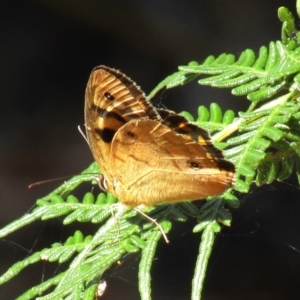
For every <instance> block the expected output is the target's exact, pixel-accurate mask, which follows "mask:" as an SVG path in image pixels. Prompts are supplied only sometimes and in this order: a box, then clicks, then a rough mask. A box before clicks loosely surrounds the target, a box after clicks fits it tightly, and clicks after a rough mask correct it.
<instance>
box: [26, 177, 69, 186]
mask: <svg viewBox="0 0 300 300" xmlns="http://www.w3.org/2000/svg"><path fill="white" fill-rule="evenodd" d="M73 176H75V175H69V176H63V177H59V178H54V179H46V180H42V181H38V182H34V183H31V184H29V186H28V188H30V189H31V188H33V187H35V186H37V185H41V184H44V183H49V182H54V181H58V180H64V179H70V178H71V177H73Z"/></svg>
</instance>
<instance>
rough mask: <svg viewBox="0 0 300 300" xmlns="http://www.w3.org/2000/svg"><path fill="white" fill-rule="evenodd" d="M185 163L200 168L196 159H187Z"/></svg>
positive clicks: (193, 167)
mask: <svg viewBox="0 0 300 300" xmlns="http://www.w3.org/2000/svg"><path fill="white" fill-rule="evenodd" d="M187 163H188V165H189V166H190V167H191V168H192V169H200V168H201V165H200V164H199V163H198V162H197V161H193V160H189V161H188V162H187Z"/></svg>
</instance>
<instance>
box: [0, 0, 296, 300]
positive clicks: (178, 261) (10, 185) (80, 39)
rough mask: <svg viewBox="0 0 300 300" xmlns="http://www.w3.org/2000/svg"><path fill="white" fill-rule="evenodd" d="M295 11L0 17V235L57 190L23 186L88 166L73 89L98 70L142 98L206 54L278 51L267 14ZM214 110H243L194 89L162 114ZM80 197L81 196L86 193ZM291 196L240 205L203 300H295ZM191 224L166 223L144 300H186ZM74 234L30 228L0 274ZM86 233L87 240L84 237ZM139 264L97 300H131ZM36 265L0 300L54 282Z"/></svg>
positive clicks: (13, 13) (35, 5)
mask: <svg viewBox="0 0 300 300" xmlns="http://www.w3.org/2000/svg"><path fill="white" fill-rule="evenodd" d="M295 2H296V1H295V0H272V1H268V0H261V1H256V0H249V1H240V0H189V1H183V0H175V1H174V0H173V1H171V0H165V1H161V0H148V1H138V0H127V1H116V0H98V1H80V0H77V1H74V0H64V1H57V0H35V1H34V0H23V1H14V0H12V1H6V2H5V3H4V2H3V3H2V5H1V9H0V28H1V29H0V44H1V47H0V53H1V56H0V66H1V67H0V93H1V98H0V101H1V102H0V103H1V109H0V114H1V118H0V167H1V172H0V227H3V226H4V225H6V224H7V223H9V222H11V221H13V220H14V219H16V218H18V217H20V216H22V215H23V214H24V213H26V211H28V210H29V209H30V208H31V207H32V206H33V205H34V203H35V200H36V199H37V198H40V197H42V196H44V195H46V194H47V193H49V192H50V191H52V190H53V189H54V188H55V187H57V186H58V185H60V182H55V183H50V184H45V185H42V186H38V187H35V188H34V189H32V190H29V189H28V184H30V183H33V182H36V181H41V180H44V179H49V178H57V177H60V176H64V175H72V174H78V173H79V172H80V171H82V170H83V169H84V168H86V167H87V166H88V165H89V164H90V163H91V162H92V160H93V159H92V155H91V153H90V150H89V148H88V146H87V144H86V142H85V141H84V139H83V138H82V136H81V135H80V134H79V132H78V130H77V126H78V125H83V124H84V120H83V104H84V103H83V102H84V90H85V85H86V83H87V80H88V77H89V74H90V72H91V70H92V69H93V68H94V67H95V66H97V65H100V64H105V65H107V66H110V67H114V68H117V69H120V70H121V71H122V72H124V73H125V74H127V75H128V76H130V77H131V78H132V79H133V80H134V81H136V82H137V84H138V85H140V86H141V87H142V88H143V90H144V91H145V93H149V92H150V91H151V89H152V88H154V87H155V85H156V84H157V83H158V82H160V81H161V80H162V79H164V78H165V77H166V76H167V75H169V74H171V73H172V72H174V71H176V70H177V67H178V66H179V65H185V64H187V63H188V62H189V61H192V60H196V61H198V62H202V61H203V60H204V59H205V58H206V56H208V55H210V54H214V55H218V54H221V53H223V52H227V53H233V54H235V55H237V56H238V55H239V54H240V53H241V51H243V50H244V49H246V48H251V49H254V50H255V51H256V53H257V52H258V49H259V47H260V46H262V45H268V43H269V42H270V41H274V40H279V39H280V35H281V23H280V22H279V20H278V18H277V9H278V8H279V7H280V6H286V7H288V8H289V9H290V10H292V11H293V12H294V13H295ZM211 102H218V103H219V104H220V105H221V107H222V108H224V109H225V108H226V109H228V108H232V109H234V110H235V111H240V110H243V109H245V108H246V107H247V104H248V103H247V101H246V100H245V99H242V98H241V99H239V98H236V97H234V96H232V95H231V94H230V91H229V90H213V89H211V88H207V87H206V88H204V87H199V86H198V85H197V83H196V82H193V83H189V84H188V85H187V86H185V87H182V88H176V89H174V90H172V91H170V92H168V93H166V94H165V98H164V99H163V100H162V103H163V104H164V105H165V106H167V107H168V108H169V109H172V110H175V111H181V110H187V111H190V112H191V113H192V114H193V115H194V116H196V113H197V107H198V106H199V105H200V104H205V105H209V103H211ZM90 190H91V186H90V185H87V186H86V187H85V192H87V191H90ZM299 199H300V193H299V190H298V188H297V187H296V186H295V184H294V183H293V182H292V184H290V185H287V184H283V183H280V184H273V185H272V186H266V187H262V188H259V189H254V190H253V191H251V193H250V194H249V195H247V196H244V195H242V196H241V200H242V203H241V207H240V208H239V209H238V210H236V211H234V213H233V223H232V227H231V228H225V229H224V230H223V232H222V233H221V234H219V235H218V236H217V241H216V247H215V249H214V252H213V254H212V258H211V263H210V265H209V270H208V276H207V279H206V284H205V289H204V292H203V299H204V300H212V299H213V300H218V299H222V300H224V299H241V300H244V299H272V300H274V299H299V297H300V289H299V278H300V253H299V252H300V238H299V232H300V223H299V220H300V218H299V211H300V204H299ZM193 226H194V223H193V222H188V223H187V224H184V226H182V224H176V225H175V226H174V229H173V230H172V232H171V234H170V235H169V238H170V240H171V243H170V244H169V245H166V244H165V243H164V242H163V241H162V242H161V244H160V247H159V249H158V252H157V254H156V261H155V263H154V268H153V271H152V277H153V280H152V284H153V299H154V300H157V299H159V300H160V299H161V300H162V299H172V300H173V299H190V283H191V277H192V273H193V268H194V263H195V260H196V255H197V251H198V244H199V236H198V235H195V234H192V233H191V230H192V228H193ZM73 230H74V228H72V227H67V228H65V227H64V228H62V226H61V221H60V220H53V221H51V222H45V223H42V222H35V224H33V225H31V226H29V227H28V228H27V229H23V230H21V231H20V232H19V233H16V234H12V235H10V236H8V237H7V238H5V239H2V240H1V241H0V253H1V255H0V272H1V274H2V273H4V272H5V271H6V270H7V268H8V267H9V266H10V265H11V264H12V263H14V262H16V261H18V260H20V259H23V258H25V257H26V256H28V255H30V254H31V253H32V252H34V251H37V250H40V249H43V248H44V247H48V246H49V245H50V244H52V243H53V242H55V241H61V242H64V241H65V239H66V237H68V236H69V235H70V234H72V233H73ZM83 231H84V227H83ZM85 234H87V232H85ZM138 261H139V256H138V255H132V256H128V257H125V258H124V261H123V263H122V265H121V266H118V267H115V268H114V269H113V270H111V271H110V272H109V273H108V274H107V275H106V280H107V284H108V287H107V291H106V293H105V294H104V296H103V299H125V300H127V299H129V300H135V299H139V296H138V292H137V267H138ZM57 269H58V267H57V266H56V265H54V266H52V265H51V264H49V263H45V264H38V265H37V266H35V267H30V268H29V269H28V270H26V271H23V272H22V273H20V274H19V276H18V277H17V278H15V279H14V280H12V281H11V282H9V283H6V284H5V285H2V286H0V298H1V299H15V298H16V297H17V296H18V295H20V294H21V293H22V292H24V291H25V290H27V289H28V288H30V287H31V286H33V285H35V284H38V283H39V282H41V281H42V280H44V278H46V277H47V276H49V275H51V274H54V273H55V272H56V271H57Z"/></svg>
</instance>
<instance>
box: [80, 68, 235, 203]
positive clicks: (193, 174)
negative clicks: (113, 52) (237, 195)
mask: <svg viewBox="0 0 300 300" xmlns="http://www.w3.org/2000/svg"><path fill="white" fill-rule="evenodd" d="M85 125H86V134H87V139H88V143H89V146H90V148H91V151H92V153H93V156H94V158H95V160H96V162H97V163H98V164H99V166H100V168H101V171H102V175H101V176H100V185H101V186H102V187H105V188H106V189H107V190H108V191H110V192H111V193H112V194H113V195H114V196H116V197H117V198H118V199H119V200H120V201H122V202H123V203H125V204H127V205H132V206H137V205H139V204H144V205H147V206H151V205H155V204H158V203H173V202H178V201H183V200H197V199H204V198H206V197H208V196H213V195H220V194H222V193H223V192H224V191H225V190H226V189H228V188H230V187H231V186H232V185H233V184H234V172H235V169H234V165H233V164H232V163H231V162H229V161H227V160H225V159H224V157H223V155H222V153H221V151H219V150H218V149H217V148H215V147H214V146H213V145H212V143H211V141H210V137H209V134H208V133H207V131H205V130H204V129H202V128H200V127H198V126H196V125H194V124H191V123H189V122H188V121H187V119H186V118H184V117H182V116H180V115H177V114H175V113H174V112H171V111H168V110H157V109H155V108H154V107H153V106H152V105H151V103H150V102H149V101H147V99H146V97H145V95H144V93H143V92H142V91H141V90H140V88H139V87H138V86H136V84H135V83H134V82H133V81H132V80H131V79H130V78H128V77H127V76H125V75H124V74H122V73H121V72H119V71H117V70H115V69H111V68H108V67H105V66H99V67H96V68H95V69H94V70H93V71H92V73H91V75H90V78H89V81H88V84H87V88H86V95H85Z"/></svg>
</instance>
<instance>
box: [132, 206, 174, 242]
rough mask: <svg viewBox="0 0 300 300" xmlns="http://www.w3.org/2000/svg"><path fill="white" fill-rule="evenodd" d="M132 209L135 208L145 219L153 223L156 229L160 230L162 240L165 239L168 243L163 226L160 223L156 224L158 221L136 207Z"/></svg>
mask: <svg viewBox="0 0 300 300" xmlns="http://www.w3.org/2000/svg"><path fill="white" fill-rule="evenodd" d="M134 210H135V211H136V212H138V213H140V214H141V215H142V216H143V217H144V218H145V219H147V220H149V221H150V222H151V223H153V224H154V225H155V226H157V227H158V229H159V231H160V232H161V234H162V236H163V238H164V240H165V241H166V243H167V244H169V240H168V237H167V235H166V234H165V232H164V230H163V228H162V227H161V225H160V224H158V223H157V222H156V220H155V219H153V218H151V217H149V216H148V215H146V214H145V213H144V212H142V211H141V210H140V209H138V208H137V207H134Z"/></svg>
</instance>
